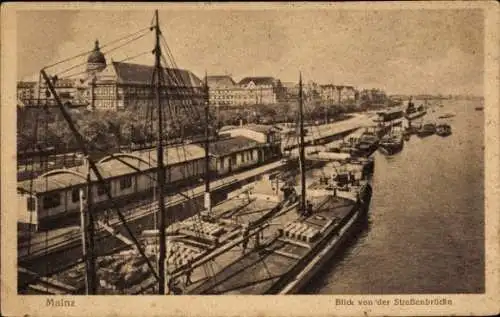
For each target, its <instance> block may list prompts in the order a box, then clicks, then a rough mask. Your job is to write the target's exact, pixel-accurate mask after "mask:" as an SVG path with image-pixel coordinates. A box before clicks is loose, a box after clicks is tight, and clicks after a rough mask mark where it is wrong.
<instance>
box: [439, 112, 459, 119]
mask: <svg viewBox="0 0 500 317" xmlns="http://www.w3.org/2000/svg"><path fill="white" fill-rule="evenodd" d="M454 116H455V115H454V114H453V113H445V114H442V115H440V116H439V117H438V118H439V119H446V118H452V117H454Z"/></svg>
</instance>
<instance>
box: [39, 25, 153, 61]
mask: <svg viewBox="0 0 500 317" xmlns="http://www.w3.org/2000/svg"><path fill="white" fill-rule="evenodd" d="M150 28H151V27H149V26H148V27H146V28H143V29H140V30H138V31H137V32H135V33H132V34H128V35H125V36H123V37H121V38H118V39H116V40H112V41H110V42H108V43H105V44H104V45H101V48H105V47H108V46H109V45H111V44H114V43H118V42H120V41H122V40H124V39H126V38H129V37H132V36H135V35H137V34H139V33H141V32H144V31H146V30H150ZM146 34H147V33H146ZM93 51H94V50H93V49H92V50H89V51H85V52H83V53H80V54H77V55H75V56H72V57H68V58H65V59H63V60H60V61H58V62H55V63H54V64H50V65H48V66H45V67H44V69H49V68H52V67H54V66H57V65H60V64H63V63H66V62H69V61H71V60H73V59H76V58H79V57H83V56H86V55H88V54H90V53H92V52H93Z"/></svg>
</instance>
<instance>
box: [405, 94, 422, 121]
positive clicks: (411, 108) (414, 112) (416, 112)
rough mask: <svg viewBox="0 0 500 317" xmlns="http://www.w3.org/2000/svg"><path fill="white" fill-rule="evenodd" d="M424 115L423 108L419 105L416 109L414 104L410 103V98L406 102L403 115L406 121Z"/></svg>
mask: <svg viewBox="0 0 500 317" xmlns="http://www.w3.org/2000/svg"><path fill="white" fill-rule="evenodd" d="M426 113H427V111H426V110H425V107H424V106H423V105H421V106H419V107H418V108H416V107H415V104H414V103H413V102H412V98H411V97H410V100H409V101H408V106H407V108H406V115H405V117H406V119H407V120H415V119H418V118H420V117H422V116H424V115H425V114H426Z"/></svg>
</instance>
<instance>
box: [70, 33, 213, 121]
mask: <svg viewBox="0 0 500 317" xmlns="http://www.w3.org/2000/svg"><path fill="white" fill-rule="evenodd" d="M153 70H154V67H153V66H148V65H140V64H133V63H124V62H113V61H112V62H111V63H109V64H107V62H106V58H105V57H104V54H103V53H102V52H101V51H100V48H99V42H98V41H96V44H95V48H94V51H93V52H92V53H91V54H90V55H89V57H88V59H87V72H86V74H85V77H84V78H80V79H79V83H78V87H77V88H78V91H79V92H80V93H81V94H83V96H82V97H83V98H84V99H85V100H86V102H87V104H88V107H89V109H90V110H113V111H116V110H120V109H146V107H147V106H150V105H153V104H154V103H155V100H156V99H155V98H156V90H155V88H154V86H153V85H152V78H153V76H152V75H153ZM163 70H164V73H163V78H164V85H163V87H161V95H162V96H164V97H165V99H168V102H169V106H170V108H171V111H173V113H177V112H178V111H179V109H180V108H181V107H182V106H186V107H191V106H200V105H203V104H204V102H205V101H206V92H205V88H204V84H203V82H202V81H201V80H200V79H199V78H198V77H197V76H196V75H194V74H193V73H192V72H190V71H188V70H184V69H174V68H164V69H163Z"/></svg>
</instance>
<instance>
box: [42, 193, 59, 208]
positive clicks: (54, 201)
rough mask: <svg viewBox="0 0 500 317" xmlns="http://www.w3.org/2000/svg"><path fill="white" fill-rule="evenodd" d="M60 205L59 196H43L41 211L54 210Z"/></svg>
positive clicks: (57, 194) (53, 194)
mask: <svg viewBox="0 0 500 317" xmlns="http://www.w3.org/2000/svg"><path fill="white" fill-rule="evenodd" d="M59 205H61V194H59V193H52V194H46V195H44V196H43V209H50V208H55V207H57V206H59Z"/></svg>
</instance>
